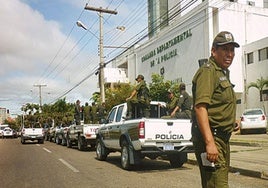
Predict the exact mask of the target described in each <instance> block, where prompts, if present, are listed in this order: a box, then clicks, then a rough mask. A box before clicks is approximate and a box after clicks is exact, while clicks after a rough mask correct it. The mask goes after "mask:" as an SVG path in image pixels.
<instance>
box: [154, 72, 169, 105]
mask: <svg viewBox="0 0 268 188" xmlns="http://www.w3.org/2000/svg"><path fill="white" fill-rule="evenodd" d="M151 78H152V83H150V84H149V90H150V97H151V100H154V101H164V102H167V100H168V98H167V91H168V89H170V88H171V87H172V83H171V81H169V80H167V81H165V80H164V78H163V77H162V76H161V75H159V74H152V76H151Z"/></svg>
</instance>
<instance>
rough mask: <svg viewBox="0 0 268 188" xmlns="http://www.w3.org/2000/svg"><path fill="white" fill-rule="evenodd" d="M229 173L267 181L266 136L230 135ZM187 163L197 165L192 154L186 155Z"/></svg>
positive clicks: (267, 154)
mask: <svg viewBox="0 0 268 188" xmlns="http://www.w3.org/2000/svg"><path fill="white" fill-rule="evenodd" d="M230 148H231V168H230V172H231V173H237V174H241V175H246V176H251V177H257V178H263V179H267V180H268V135H263V136H261V137H258V136H256V137H255V136H254V135H253V136H252V135H249V136H248V135H232V137H231V140H230ZM188 160H189V163H192V164H197V163H196V158H195V155H194V153H190V154H188Z"/></svg>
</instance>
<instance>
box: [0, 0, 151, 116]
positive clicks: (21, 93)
mask: <svg viewBox="0 0 268 188" xmlns="http://www.w3.org/2000/svg"><path fill="white" fill-rule="evenodd" d="M0 2H1V6H0V23H1V24H0V44H1V45H0V66H1V68H0V107H1V108H6V109H9V111H10V114H11V115H12V114H21V113H22V112H21V107H22V106H23V105H24V104H26V103H36V104H39V103H40V92H39V91H40V90H39V89H41V99H42V100H41V102H42V104H52V103H54V102H56V101H57V100H58V99H59V98H63V97H66V101H67V102H71V103H74V102H75V101H76V100H77V99H79V100H81V101H82V103H85V102H90V98H91V97H92V94H93V93H94V92H96V91H99V88H98V76H96V75H95V72H96V71H97V68H98V66H99V56H98V44H99V16H98V13H97V12H94V11H89V10H85V9H84V7H85V5H86V4H88V6H91V7H96V8H99V7H102V8H107V9H109V10H116V11H117V14H116V15H110V14H104V15H103V19H104V20H103V37H104V45H111V46H130V45H131V44H133V43H134V42H135V41H136V40H138V39H139V38H140V37H141V36H142V34H144V32H145V31H147V29H146V28H147V1H146V0H135V1H133V0H45V1H44V0H0ZM78 20H79V21H81V22H82V23H83V24H84V25H85V26H86V27H87V28H88V30H84V29H82V28H81V27H77V25H76V22H77V21H78ZM118 26H124V27H125V30H124V31H120V30H118V29H116V27H118ZM122 50H123V49H120V48H116V49H104V56H105V62H108V61H109V60H111V59H112V58H113V57H116V55H118V54H120V53H121V52H122Z"/></svg>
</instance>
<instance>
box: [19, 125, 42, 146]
mask: <svg viewBox="0 0 268 188" xmlns="http://www.w3.org/2000/svg"><path fill="white" fill-rule="evenodd" d="M44 139H45V132H44V129H43V128H42V127H40V126H39V124H33V125H31V126H28V127H27V126H23V127H22V129H21V143H22V144H25V141H26V140H31V141H34V140H37V141H38V143H39V144H43V143H44Z"/></svg>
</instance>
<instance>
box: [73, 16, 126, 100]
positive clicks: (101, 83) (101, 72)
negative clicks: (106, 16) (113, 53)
mask: <svg viewBox="0 0 268 188" xmlns="http://www.w3.org/2000/svg"><path fill="white" fill-rule="evenodd" d="M76 25H77V26H78V27H82V28H83V29H85V30H87V31H88V29H87V27H86V26H85V24H83V23H82V22H81V21H77V22H76ZM102 25H103V23H102V14H100V37H99V55H100V67H99V70H98V71H97V73H98V74H99V87H100V95H101V102H102V103H103V102H105V90H104V55H103V48H104V46H103V29H102ZM116 29H118V30H120V31H124V30H125V27H124V26H117V27H116Z"/></svg>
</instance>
